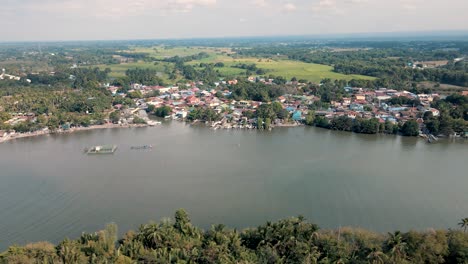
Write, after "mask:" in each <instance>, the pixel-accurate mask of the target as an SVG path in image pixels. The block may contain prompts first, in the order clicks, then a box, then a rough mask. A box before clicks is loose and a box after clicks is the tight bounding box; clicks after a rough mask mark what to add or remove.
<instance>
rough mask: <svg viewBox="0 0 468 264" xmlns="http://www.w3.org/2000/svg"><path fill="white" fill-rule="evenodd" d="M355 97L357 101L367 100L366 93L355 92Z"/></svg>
mask: <svg viewBox="0 0 468 264" xmlns="http://www.w3.org/2000/svg"><path fill="white" fill-rule="evenodd" d="M354 99H355V100H356V101H365V100H366V95H364V94H355V95H354Z"/></svg>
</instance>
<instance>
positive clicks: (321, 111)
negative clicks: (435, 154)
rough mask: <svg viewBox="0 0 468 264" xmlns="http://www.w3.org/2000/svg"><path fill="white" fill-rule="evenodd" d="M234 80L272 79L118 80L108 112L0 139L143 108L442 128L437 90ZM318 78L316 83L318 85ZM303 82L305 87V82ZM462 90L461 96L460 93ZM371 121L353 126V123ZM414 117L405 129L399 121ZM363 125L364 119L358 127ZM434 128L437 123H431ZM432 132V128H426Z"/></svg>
mask: <svg viewBox="0 0 468 264" xmlns="http://www.w3.org/2000/svg"><path fill="white" fill-rule="evenodd" d="M240 82H244V83H247V84H253V83H259V84H261V85H264V86H277V85H276V84H275V82H274V79H266V78H262V77H259V76H252V77H248V78H246V79H245V80H237V79H232V80H227V81H219V82H215V83H214V86H213V87H210V86H209V85H205V84H204V83H203V82H201V81H199V82H189V83H186V84H182V85H181V84H179V85H174V86H157V85H155V86H150V85H141V84H137V83H134V84H132V85H131V86H130V87H129V89H128V90H123V89H122V87H118V86H114V85H111V84H105V85H104V87H105V89H106V90H108V91H109V92H110V93H111V94H112V96H113V97H114V98H119V99H118V100H114V102H120V101H121V102H122V103H115V104H114V105H113V110H111V111H110V112H109V113H110V114H109V118H105V120H104V122H102V123H100V124H90V125H89V126H86V127H80V126H77V125H74V124H71V123H66V124H63V125H61V126H60V127H58V128H57V129H54V130H53V131H52V130H50V127H44V128H42V129H40V130H38V131H27V132H26V131H25V132H24V133H21V132H16V131H14V130H9V131H5V130H3V131H0V142H1V141H5V140H8V139H11V138H18V137H27V136H33V135H42V134H48V133H51V132H55V133H64V132H72V131H76V130H87V129H96V128H111V127H128V126H147V125H150V126H154V125H157V124H160V123H161V122H160V121H155V120H153V119H150V118H149V116H148V114H150V115H156V116H159V117H161V118H164V119H173V120H180V121H187V122H190V123H205V124H206V125H208V126H209V127H211V128H212V129H214V130H216V129H266V130H271V129H273V128H275V127H293V126H299V125H316V126H319V127H323V128H329V129H334V130H347V131H354V132H358V133H368V134H375V133H388V134H396V133H398V132H399V131H401V132H402V134H404V135H408V136H416V135H420V136H422V137H424V138H427V139H428V140H429V141H430V142H432V141H433V140H436V139H437V136H439V135H440V136H442V133H441V134H435V133H434V132H436V131H434V128H431V126H433V124H432V123H431V122H430V121H431V120H434V118H438V117H439V116H440V111H439V109H437V108H435V107H433V106H431V105H433V103H434V102H435V101H437V100H440V99H441V96H440V95H439V94H434V93H432V94H414V93H411V92H408V91H405V90H402V91H397V90H394V89H387V88H379V89H376V90H374V89H367V88H359V87H350V86H344V87H342V89H343V91H342V93H343V94H344V95H345V96H346V97H342V98H341V99H339V100H331V101H330V102H328V103H324V102H323V101H322V100H321V98H320V97H319V96H317V95H316V92H314V91H313V89H312V90H311V89H310V84H307V83H301V82H299V81H297V80H292V81H288V82H286V83H285V84H284V86H287V87H289V89H288V90H289V91H291V90H293V91H296V93H295V94H291V93H285V94H281V95H280V96H278V97H277V98H275V99H273V100H272V101H271V102H262V101H255V100H235V99H234V96H233V92H232V91H233V90H234V89H235V87H236V86H237V85H239V83H240ZM321 85H323V84H319V85H318V86H317V85H316V87H320V86H321ZM308 86H309V88H306V87H308ZM467 94H468V92H466V91H464V92H462V93H461V94H460V96H462V98H463V97H465V96H467ZM38 118H41V117H40V116H36V115H35V114H34V113H12V114H11V118H10V119H8V120H6V121H4V124H7V125H10V126H12V127H14V126H15V125H18V124H20V123H22V122H27V121H29V122H37V119H38ZM357 121H359V122H361V123H362V122H364V123H365V122H366V121H368V122H369V123H370V124H368V125H361V126H362V127H358V128H357V129H356V128H353V126H355V123H356V122H357ZM406 123H413V127H408V128H407V129H406V130H405V131H403V130H402V128H404V127H405V125H404V124H406ZM364 126H368V127H364ZM465 129H466V127H464V126H463V124H462V125H460V126H459V127H458V130H457V129H455V130H454V131H450V134H449V135H450V136H456V137H466V134H467V133H466V131H465ZM438 131H440V130H438ZM433 134H435V135H433Z"/></svg>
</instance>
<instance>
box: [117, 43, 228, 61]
mask: <svg viewBox="0 0 468 264" xmlns="http://www.w3.org/2000/svg"><path fill="white" fill-rule="evenodd" d="M126 52H136V53H137V52H138V53H140V52H141V53H148V54H149V55H150V56H151V57H153V58H156V59H164V58H170V57H174V56H179V57H186V56H191V55H195V54H198V53H200V52H206V53H208V54H210V55H216V54H226V53H231V49H229V48H210V47H166V46H155V47H151V48H143V47H134V48H131V49H130V50H126Z"/></svg>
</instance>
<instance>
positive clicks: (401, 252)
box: [387, 231, 406, 263]
mask: <svg viewBox="0 0 468 264" xmlns="http://www.w3.org/2000/svg"><path fill="white" fill-rule="evenodd" d="M388 236H389V237H388V240H387V246H388V247H389V249H390V256H391V257H392V259H393V260H394V261H395V262H397V263H398V262H400V260H402V259H404V258H405V251H406V242H404V241H403V236H402V234H401V232H400V231H396V232H395V233H393V234H392V233H388Z"/></svg>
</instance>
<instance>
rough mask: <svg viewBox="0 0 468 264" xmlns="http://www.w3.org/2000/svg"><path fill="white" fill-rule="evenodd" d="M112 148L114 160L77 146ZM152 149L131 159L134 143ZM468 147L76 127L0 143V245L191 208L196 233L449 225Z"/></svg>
mask: <svg viewBox="0 0 468 264" xmlns="http://www.w3.org/2000/svg"><path fill="white" fill-rule="evenodd" d="M95 144H117V145H118V146H119V148H118V150H117V152H116V153H115V154H114V155H102V156H99V155H98V156H87V155H84V154H83V152H82V150H83V148H85V147H87V146H90V145H95ZM149 144H151V145H153V146H154V149H153V150H151V151H135V150H131V149H130V147H131V146H134V145H149ZM466 147H467V144H466V143H464V142H463V141H461V142H460V141H457V142H455V143H451V142H449V141H444V142H439V143H437V144H432V145H431V144H426V143H425V142H424V141H422V140H420V139H417V138H404V137H398V136H386V135H361V134H352V133H346V132H337V131H330V130H325V129H320V128H311V127H298V128H284V129H275V130H273V131H271V132H268V131H240V130H232V131H226V130H216V131H213V130H209V129H207V128H206V127H204V126H194V127H190V126H188V125H185V124H182V123H177V122H173V123H171V122H168V123H164V124H163V125H161V126H158V127H154V128H131V129H110V130H99V131H81V132H78V133H75V134H66V135H50V136H44V137H37V138H27V139H21V140H16V141H11V142H7V143H5V144H1V145H0V157H1V159H0V168H1V170H0V212H1V217H0V237H1V238H2V239H0V249H4V248H5V247H6V246H7V245H9V244H12V243H25V242H26V241H37V240H50V241H53V242H56V241H58V240H60V239H63V238H64V237H67V236H68V237H76V236H78V235H79V234H80V233H81V232H83V231H88V232H91V231H95V230H98V229H100V228H101V227H102V226H103V225H104V224H105V223H108V222H112V221H113V222H116V223H117V224H119V227H120V230H121V231H125V230H128V229H130V228H136V227H138V225H139V224H141V223H145V222H147V221H149V220H159V219H160V218H162V217H166V216H171V215H172V214H173V212H174V211H175V210H176V209H178V208H182V207H183V208H186V209H187V210H188V211H189V212H190V213H191V217H192V219H193V221H194V222H195V223H196V224H198V225H201V226H203V227H205V228H206V227H209V226H210V225H211V224H213V223H220V222H222V223H225V224H227V225H229V226H232V227H239V228H242V227H247V226H252V225H257V224H260V223H262V222H264V221H266V220H276V219H279V218H284V217H288V216H293V215H298V214H302V215H305V216H306V217H307V218H308V219H311V220H312V221H315V222H316V223H318V224H319V225H320V226H321V227H325V228H329V227H330V228H331V227H337V226H345V225H354V226H363V227H366V228H370V229H373V230H378V231H388V230H394V229H402V230H408V229H412V228H417V229H423V228H427V227H436V228H447V227H455V226H456V223H457V221H458V220H459V219H460V218H462V217H466V215H465V214H466V212H467V211H468V195H466V186H468V178H467V177H466V169H465V168H466V165H465V163H466V162H467V161H468V160H467V159H466V157H467V148H466Z"/></svg>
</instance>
